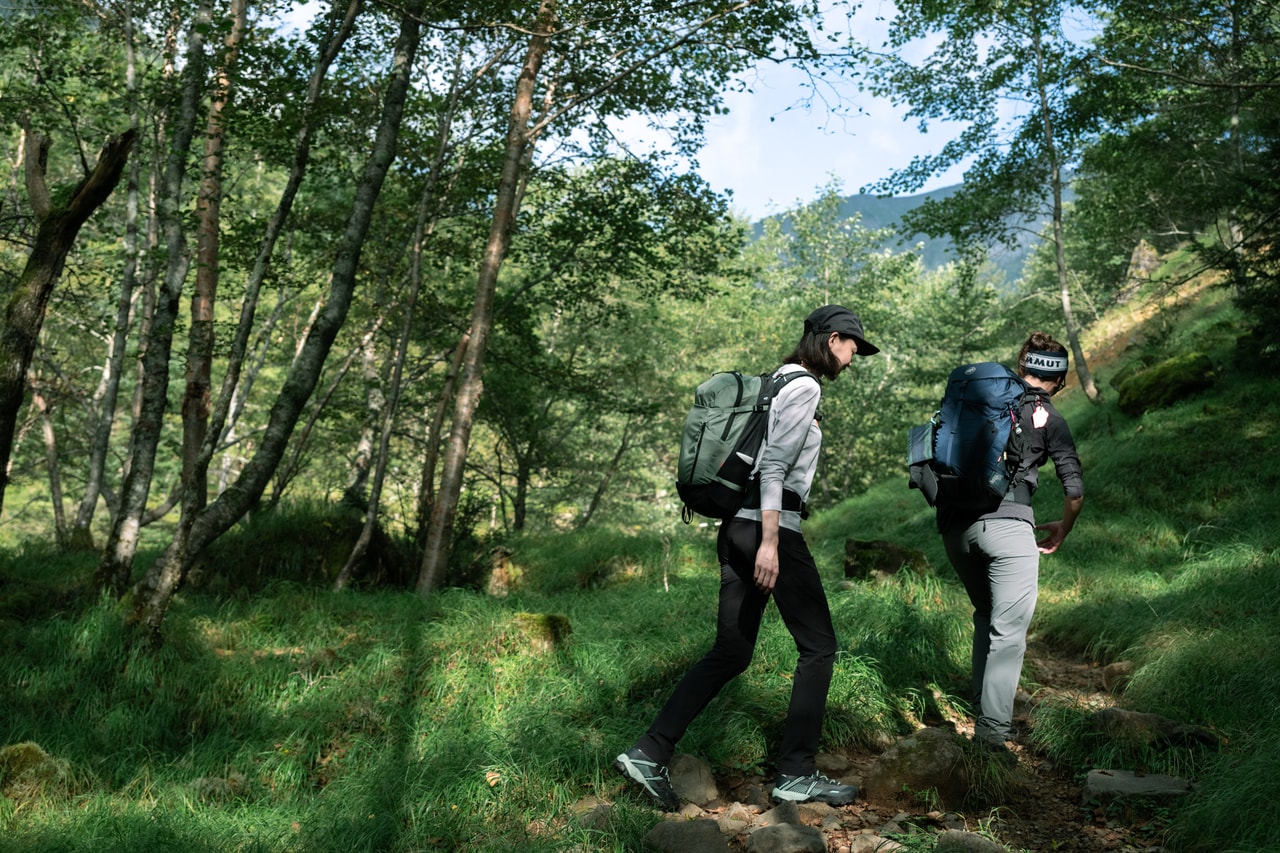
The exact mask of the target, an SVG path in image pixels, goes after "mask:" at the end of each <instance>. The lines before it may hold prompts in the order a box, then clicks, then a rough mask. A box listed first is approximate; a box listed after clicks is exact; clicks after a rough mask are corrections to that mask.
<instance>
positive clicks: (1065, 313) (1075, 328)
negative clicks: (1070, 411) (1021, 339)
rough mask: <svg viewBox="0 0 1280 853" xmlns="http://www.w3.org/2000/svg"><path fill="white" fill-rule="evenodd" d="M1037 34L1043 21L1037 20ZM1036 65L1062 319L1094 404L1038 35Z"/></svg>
mask: <svg viewBox="0 0 1280 853" xmlns="http://www.w3.org/2000/svg"><path fill="white" fill-rule="evenodd" d="M1036 25H1037V35H1038V27H1039V20H1037V21H1036ZM1036 64H1037V66H1038V68H1039V72H1040V73H1038V74H1037V78H1036V79H1037V92H1038V94H1039V96H1040V117H1041V124H1042V126H1043V128H1044V150H1045V156H1046V157H1047V159H1048V161H1049V191H1050V194H1051V195H1052V198H1053V218H1052V223H1053V226H1052V227H1053V260H1054V265H1055V268H1056V270H1057V273H1058V292H1059V298H1060V299H1061V301H1062V322H1063V326H1064V327H1065V328H1066V330H1067V341H1068V345H1069V346H1070V347H1071V354H1072V355H1073V356H1074V357H1075V363H1076V376H1077V377H1079V379H1080V387H1081V388H1082V389H1083V390H1084V393H1085V396H1087V397H1088V398H1089V400H1090V401H1092V402H1094V403H1098V402H1101V399H1102V398H1101V396H1100V395H1099V393H1098V387H1097V385H1096V384H1094V381H1093V373H1092V372H1091V371H1090V370H1089V362H1088V361H1086V360H1085V356H1084V347H1083V346H1081V344H1080V327H1079V325H1078V324H1077V323H1076V317H1075V314H1074V313H1073V312H1072V310H1071V286H1070V285H1071V278H1070V276H1069V275H1068V271H1067V255H1066V248H1065V246H1066V244H1065V240H1066V238H1065V236H1064V234H1063V230H1062V165H1061V163H1060V157H1059V153H1058V144H1057V139H1056V136H1055V134H1054V126H1053V111H1052V110H1051V109H1050V107H1049V99H1048V96H1047V93H1046V91H1045V88H1046V83H1045V82H1044V71H1043V69H1044V51H1043V49H1042V47H1041V43H1040V41H1039V40H1038V38H1037V42H1036Z"/></svg>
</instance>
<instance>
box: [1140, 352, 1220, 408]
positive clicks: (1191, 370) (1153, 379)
mask: <svg viewBox="0 0 1280 853" xmlns="http://www.w3.org/2000/svg"><path fill="white" fill-rule="evenodd" d="M1213 380H1214V370H1213V362H1212V361H1210V360H1209V357H1208V356H1207V355H1205V354H1204V353H1201V352H1189V353H1184V354H1183V355H1179V356H1175V357H1173V358H1171V359H1168V360H1167V361H1162V362H1160V363H1159V364H1156V365H1153V366H1151V367H1149V368H1147V369H1146V370H1141V371H1138V372H1137V373H1134V374H1133V375H1131V376H1129V377H1128V378H1127V379H1125V380H1124V381H1123V382H1121V383H1120V384H1119V386H1118V387H1117V389H1116V390H1117V391H1118V392H1119V399H1118V400H1117V405H1119V407H1120V411H1122V412H1124V413H1125V414H1126V415H1129V416H1131V417H1136V416H1138V415H1140V414H1142V413H1143V412H1146V411H1149V410H1151V409H1163V408H1165V407H1166V406H1170V405H1172V404H1174V403H1176V402H1177V401H1179V400H1182V399H1184V398H1186V397H1190V396H1191V395H1192V394H1197V393H1199V392H1200V391H1203V390H1204V389H1206V388H1208V387H1210V386H1211V385H1212V384H1213Z"/></svg>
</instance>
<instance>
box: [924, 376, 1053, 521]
mask: <svg viewBox="0 0 1280 853" xmlns="http://www.w3.org/2000/svg"><path fill="white" fill-rule="evenodd" d="M1033 393H1034V392H1032V391H1031V390H1030V389H1029V388H1028V387H1027V385H1026V383H1024V382H1023V381H1022V379H1020V378H1019V377H1018V375H1017V374H1016V373H1014V372H1013V371H1012V370H1010V369H1009V368H1007V367H1005V366H1004V365H1002V364H996V363H994V362H989V361H986V362H979V363H977V364H964V365H961V366H960V367H957V368H956V369H955V370H953V371H951V375H950V376H949V377H948V378H947V387H946V391H945V392H944V393H943V395H942V403H941V405H940V406H939V408H938V411H937V413H936V414H935V415H934V416H933V419H932V420H930V421H929V423H927V424H921V425H919V426H914V427H912V428H911V429H910V430H909V431H908V434H907V467H908V471H909V472H910V481H909V483H908V486H909V487H910V488H913V489H919V490H920V492H921V493H922V494H923V495H924V497H925V500H926V501H928V502H929V505H930V506H950V507H956V508H959V509H970V510H976V511H980V512H989V511H991V510H993V509H995V508H996V506H998V505H999V503H1000V501H1002V500H1003V499H1004V496H1005V494H1007V493H1008V491H1009V488H1010V486H1011V485H1013V482H1012V478H1013V476H1014V475H1015V474H1016V473H1017V463H1018V453H1017V449H1018V447H1019V446H1020V442H1018V441H1016V440H1013V441H1011V439H1016V438H1017V437H1018V436H1019V435H1020V434H1021V431H1022V430H1021V427H1020V426H1019V425H1018V414H1019V412H1020V411H1021V409H1022V403H1023V401H1024V399H1025V398H1027V395H1033Z"/></svg>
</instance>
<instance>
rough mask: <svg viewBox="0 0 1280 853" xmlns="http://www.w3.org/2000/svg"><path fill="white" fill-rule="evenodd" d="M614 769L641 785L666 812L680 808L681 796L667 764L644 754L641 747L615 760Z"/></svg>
mask: <svg viewBox="0 0 1280 853" xmlns="http://www.w3.org/2000/svg"><path fill="white" fill-rule="evenodd" d="M613 766H614V769H615V770H617V771H618V772H619V773H621V774H622V775H623V776H625V777H626V778H627V779H628V780H630V781H631V782H634V783H635V784H637V785H639V786H640V787H641V788H642V789H643V790H644V792H645V793H646V794H648V795H649V797H650V798H651V799H652V800H653V801H654V802H655V803H657V804H658V808H660V809H662V810H663V811H664V812H674V811H679V810H680V798H679V797H677V796H676V791H675V788H672V787H671V777H670V776H669V775H668V774H667V766H666V765H665V764H659V763H658V762H656V761H654V760H653V759H652V758H650V757H649V756H647V755H645V754H644V750H642V749H640V748H639V747H632V748H631V749H628V750H627V751H626V752H624V753H622V755H619V756H618V757H617V758H615V759H614V760H613Z"/></svg>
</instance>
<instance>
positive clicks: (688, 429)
mask: <svg viewBox="0 0 1280 853" xmlns="http://www.w3.org/2000/svg"><path fill="white" fill-rule="evenodd" d="M801 376H808V377H809V378H811V379H813V380H814V381H815V382H816V381H817V377H815V376H814V375H813V374H812V373H809V371H807V370H797V371H788V372H787V373H784V374H782V375H781V376H774V375H773V373H772V372H770V373H762V374H760V375H759V376H752V375H747V374H742V373H739V372H738V371H736V370H731V371H726V372H724V373H716V374H713V375H712V376H711V378H710V379H708V380H707V381H706V382H703V383H702V384H701V385H699V386H698V389H697V391H696V392H695V394H694V404H693V408H692V409H690V410H689V416H688V417H687V418H686V419H685V422H684V435H683V437H682V438H681V441H680V457H679V461H678V463H677V466H676V491H677V492H679V493H680V498H681V500H683V501H684V508H683V509H682V510H681V511H680V517H681V518H682V519H684V522H685V524H688V523H689V522H690V521H692V520H693V514H694V513H697V514H698V515H704V516H706V517H708V518H721V519H724V518H732V517H733V516H734V514H735V513H737V511H738V510H739V509H741V508H742V504H743V501H744V499H745V498H746V496H747V494H748V490H749V489H750V488H751V487H752V486H753V485H754V483H753V482H752V481H753V479H754V478H753V476H752V475H753V474H754V472H755V464H756V456H757V455H758V454H759V453H760V445H761V444H763V443H764V438H765V431H766V430H767V429H768V426H769V406H770V404H771V403H772V402H773V400H774V398H775V397H777V396H778V392H780V391H781V390H782V389H783V387H784V386H785V385H786V384H787V383H788V382H790V381H791V380H793V379H796V378H797V377H801Z"/></svg>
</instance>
